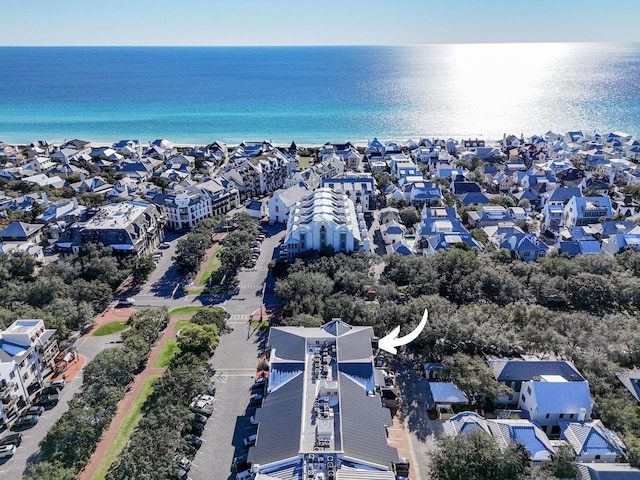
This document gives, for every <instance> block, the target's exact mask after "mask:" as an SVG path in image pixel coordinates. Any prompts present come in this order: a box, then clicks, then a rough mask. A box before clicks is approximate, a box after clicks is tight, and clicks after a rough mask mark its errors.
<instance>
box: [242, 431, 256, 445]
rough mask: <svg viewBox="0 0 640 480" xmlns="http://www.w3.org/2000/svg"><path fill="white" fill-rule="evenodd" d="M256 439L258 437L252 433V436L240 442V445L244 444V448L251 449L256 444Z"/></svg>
mask: <svg viewBox="0 0 640 480" xmlns="http://www.w3.org/2000/svg"><path fill="white" fill-rule="evenodd" d="M257 439H258V435H257V434H255V433H254V434H253V435H249V436H248V437H247V438H245V439H244V440H242V443H244V446H245V447H252V446H254V445H255V444H256V440H257Z"/></svg>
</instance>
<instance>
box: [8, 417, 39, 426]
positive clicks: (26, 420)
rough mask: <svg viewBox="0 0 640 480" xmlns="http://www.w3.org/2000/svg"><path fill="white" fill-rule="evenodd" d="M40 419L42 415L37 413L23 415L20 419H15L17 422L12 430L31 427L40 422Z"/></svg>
mask: <svg viewBox="0 0 640 480" xmlns="http://www.w3.org/2000/svg"><path fill="white" fill-rule="evenodd" d="M38 420H40V417H39V416H37V415H23V416H21V417H18V419H17V420H16V421H15V423H14V424H13V426H12V427H11V430H19V429H22V428H31V427H33V426H34V425H35V424H36V423H38Z"/></svg>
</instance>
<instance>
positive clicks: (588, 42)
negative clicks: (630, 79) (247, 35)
mask: <svg viewBox="0 0 640 480" xmlns="http://www.w3.org/2000/svg"><path fill="white" fill-rule="evenodd" d="M553 44H561V45H566V44H581V45H638V44H640V40H633V41H619V40H600V41H592V40H539V41H512V42H497V41H496V42H441V43H399V44H394V43H362V44H272V45H264V44H262V45H250V44H249V45H225V44H220V45H187V44H185V45H170V44H149V45H140V44H138V45H135V44H126V45H125V44H115V45H107V44H95V45H91V44H89V45H87V44H78V45H69V44H64V45H62V44H61V45H40V44H34V45H10V44H9V45H0V48H259V49H269V48H333V47H336V48H341V47H346V48H349V47H354V48H361V47H438V46H454V45H480V46H481V45H553Z"/></svg>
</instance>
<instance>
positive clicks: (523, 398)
mask: <svg viewBox="0 0 640 480" xmlns="http://www.w3.org/2000/svg"><path fill="white" fill-rule="evenodd" d="M522 401H523V402H526V401H527V399H526V398H525V397H524V393H523V394H522Z"/></svg>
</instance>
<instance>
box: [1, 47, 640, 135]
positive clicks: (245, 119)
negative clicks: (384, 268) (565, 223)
mask: <svg viewBox="0 0 640 480" xmlns="http://www.w3.org/2000/svg"><path fill="white" fill-rule="evenodd" d="M0 65H2V68H0V141H4V142H8V143H26V142H31V141H33V140H37V139H46V140H49V141H54V142H55V141H62V140H64V139H68V138H74V137H77V138H82V139H86V140H93V141H105V142H111V141H115V140H118V139H121V138H139V139H141V140H142V141H149V140H153V139H155V138H167V139H169V140H172V141H174V142H178V143H208V142H212V141H214V140H221V141H226V142H228V143H237V142H240V141H243V140H263V139H271V140H273V141H274V142H278V143H288V142H291V141H292V140H295V141H296V142H297V143H299V144H319V143H325V142H327V141H331V142H341V141H346V140H350V141H353V142H365V141H367V140H368V139H371V138H373V137H374V136H377V137H378V138H381V139H395V140H406V139H409V138H412V139H419V138H420V137H424V136H428V137H434V136H435V137H442V136H456V137H469V136H471V137H482V138H486V139H489V140H493V139H498V138H502V135H503V134H504V133H513V134H516V135H520V134H521V133H524V134H525V135H532V134H543V133H545V132H547V131H549V130H553V131H557V132H566V131H568V130H577V129H581V130H583V131H586V132H592V131H599V132H604V131H611V130H621V131H625V132H627V133H631V134H633V135H637V134H638V132H639V131H640V45H638V44H571V43H568V44H567V43H565V44H562V43H561V44H479V45H431V46H407V47H193V48H191V47H175V48H173V47H24V48H23V47H0Z"/></svg>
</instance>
